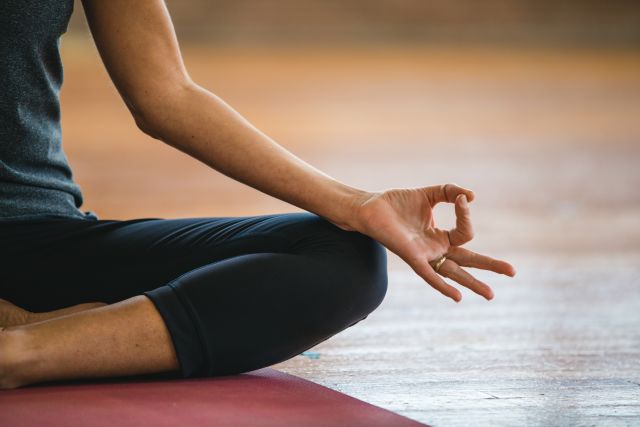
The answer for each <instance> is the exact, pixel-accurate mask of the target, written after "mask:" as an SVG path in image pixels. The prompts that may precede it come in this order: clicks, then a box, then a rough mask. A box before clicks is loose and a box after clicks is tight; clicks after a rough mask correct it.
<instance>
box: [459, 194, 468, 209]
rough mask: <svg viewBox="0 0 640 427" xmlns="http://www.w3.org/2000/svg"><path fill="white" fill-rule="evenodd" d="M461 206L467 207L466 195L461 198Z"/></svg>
mask: <svg viewBox="0 0 640 427" xmlns="http://www.w3.org/2000/svg"><path fill="white" fill-rule="evenodd" d="M460 199H461V200H460V205H462V207H463V208H466V207H467V196H466V195H464V194H463V195H462V197H461V198H460Z"/></svg>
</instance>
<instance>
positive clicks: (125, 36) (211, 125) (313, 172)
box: [83, 0, 367, 230]
mask: <svg viewBox="0 0 640 427" xmlns="http://www.w3.org/2000/svg"><path fill="white" fill-rule="evenodd" d="M83 4H84V7H85V10H86V15H87V19H88V22H89V26H90V28H91V32H92V34H93V37H94V39H95V43H96V45H97V47H98V50H99V52H100V55H101V57H102V60H103V62H104V64H105V66H106V68H107V70H108V72H109V74H110V76H111V78H112V80H113V82H114V84H115V85H116V87H117V89H118V91H119V92H120V94H121V96H122V98H123V99H124V101H125V103H126V104H127V106H128V107H129V109H130V111H131V113H132V114H133V116H134V118H135V121H136V123H137V124H138V126H139V127H140V129H141V130H143V131H144V132H145V133H147V134H148V135H150V136H152V137H154V138H157V139H160V140H162V141H164V142H165V143H167V144H169V145H171V146H172V147H174V148H176V149H178V150H180V151H182V152H184V153H187V154H189V155H190V156H192V157H194V158H196V159H198V160H200V161H202V162H203V163H205V164H207V165H208V166H210V167H212V168H214V169H216V170H217V171H219V172H221V173H223V174H225V175H227V176H229V177H231V178H233V179H235V180H237V181H240V182H242V183H245V184H247V185H249V186H251V187H253V188H256V189H258V190H260V191H262V192H264V193H267V194H269V195H271V196H274V197H276V198H278V199H281V200H284V201H286V202H289V203H291V204H293V205H295V206H298V207H300V208H302V209H305V210H308V211H311V212H314V213H317V214H318V215H321V216H323V217H324V218H326V219H327V220H329V221H331V222H333V223H334V224H336V225H338V226H339V227H341V228H344V229H349V230H354V229H355V228H356V225H355V224H353V222H354V221H355V220H356V218H357V216H356V215H355V212H354V209H355V208H356V207H357V206H358V205H359V204H360V203H361V202H362V201H363V199H365V198H366V196H367V192H366V191H363V190H359V189H356V188H354V187H350V186H348V185H345V184H343V183H341V182H339V181H337V180H335V179H333V178H332V177H330V176H328V175H326V174H325V173H323V172H321V171H319V170H318V169H316V168H314V167H313V166H311V165H309V164H308V163H306V162H304V161H303V160H301V159H300V158H298V157H296V156H295V155H293V154H292V153H291V152H289V151H287V150H286V149H285V148H283V147H282V146H280V145H278V144H277V143H276V142H274V141H273V140H272V139H271V138H269V137H268V136H267V135H265V134H264V133H262V132H260V131H259V130H258V129H256V128H255V127H254V126H253V125H251V123H249V122H248V121H247V120H246V119H244V118H243V117H242V116H241V115H240V114H238V113H237V112H236V111H234V110H233V109H232V108H231V107H230V106H229V105H227V104H226V103H225V102H224V101H223V100H221V99H220V98H219V97H217V96H216V95H214V94H213V93H211V92H209V91H207V90H206V89H203V88H202V87H200V86H198V85H197V84H196V83H194V82H193V81H191V79H190V77H189V75H188V73H187V71H186V69H185V67H184V64H183V61H182V57H181V54H180V50H179V47H178V43H177V41H176V36H175V32H174V30H173V26H172V23H171V20H170V17H169V14H168V12H167V9H166V7H165V5H164V2H163V1H162V0H144V1H130V0H109V1H104V0H84V1H83Z"/></svg>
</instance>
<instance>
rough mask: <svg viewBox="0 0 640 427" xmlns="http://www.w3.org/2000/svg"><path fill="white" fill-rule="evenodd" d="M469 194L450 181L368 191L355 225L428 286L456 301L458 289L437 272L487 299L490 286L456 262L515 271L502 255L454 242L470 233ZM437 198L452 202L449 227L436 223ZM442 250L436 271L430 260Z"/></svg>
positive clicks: (468, 237)
mask: <svg viewBox="0 0 640 427" xmlns="http://www.w3.org/2000/svg"><path fill="white" fill-rule="evenodd" d="M473 199H474V195H473V192H472V191H471V190H467V189H465V188H461V187H458V186H457V185H454V184H445V185H438V186H431V187H421V188H403V189H390V190H386V191H383V192H374V193H370V194H369V195H368V196H367V197H366V198H364V199H363V201H362V202H360V204H359V207H358V209H357V212H358V213H357V216H358V218H357V221H356V224H357V226H356V228H355V229H356V230H357V231H359V232H361V233H363V234H366V235H368V236H370V237H372V238H373V239H375V240H377V241H378V242H380V243H382V244H383V245H384V246H386V247H387V248H388V249H389V250H391V251H392V252H394V253H395V254H397V255H398V256H399V257H400V258H402V259H403V260H404V261H405V262H406V263H407V264H409V265H410V266H411V268H412V269H413V270H414V271H415V272H416V273H417V274H418V275H419V276H420V277H422V278H423V279H424V280H425V281H426V282H427V283H429V284H430V285H431V286H432V287H433V288H435V289H436V290H438V291H440V292H441V293H442V294H444V295H446V296H448V297H450V298H452V299H453V300H454V301H456V302H459V301H460V300H461V299H462V294H461V293H460V291H459V290H458V289H456V288H454V287H453V286H451V285H449V284H447V283H446V282H445V281H444V280H443V279H442V278H441V277H440V276H439V275H438V274H441V275H443V276H444V277H447V278H450V279H452V280H454V281H456V282H458V283H459V284H461V285H462V286H465V287H467V288H469V289H471V290H472V291H473V292H475V293H477V294H479V295H481V296H483V297H485V298H486V299H487V300H490V299H492V298H493V291H492V290H491V288H490V287H489V286H488V285H486V284H485V283H483V282H481V281H480V280H478V279H476V278H475V277H473V276H472V275H471V274H469V273H468V272H467V271H465V270H464V269H462V268H461V267H460V266H465V267H473V268H481V269H483V270H490V271H493V272H496V273H500V274H505V275H507V276H511V277H513V276H514V275H515V273H516V272H515V269H514V268H513V266H512V265H511V264H509V263H507V262H506V261H501V260H496V259H493V258H490V257H488V256H485V255H481V254H478V253H475V252H472V251H470V250H468V249H464V248H462V247H460V246H461V245H463V244H465V243H467V242H468V241H470V240H471V239H472V238H473V228H472V226H471V220H470V216H469V207H468V204H467V202H468V201H469V202H470V201H472V200H473ZM440 202H448V203H455V213H456V226H455V227H454V228H453V229H452V230H441V229H439V228H437V227H436V224H435V221H434V218H433V207H434V206H435V205H436V204H438V203H440ZM443 255H444V256H446V258H447V259H446V260H445V261H444V263H442V265H441V266H440V268H439V270H438V273H436V271H435V270H434V268H433V267H432V266H431V265H430V263H431V262H433V261H436V260H438V259H439V258H440V257H441V256H443Z"/></svg>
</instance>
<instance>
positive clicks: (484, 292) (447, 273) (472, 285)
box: [438, 259, 493, 300]
mask: <svg viewBox="0 0 640 427" xmlns="http://www.w3.org/2000/svg"><path fill="white" fill-rule="evenodd" d="M438 273H439V274H441V275H443V276H444V277H448V278H449V279H451V280H455V281H456V282H458V283H459V284H461V285H462V286H464V287H466V288H469V289H471V290H472V291H473V292H475V293H476V294H478V295H481V296H483V297H485V298H486V299H487V300H490V299H492V298H493V291H492V290H491V288H490V287H489V286H488V285H487V284H485V283H483V282H481V281H480V280H478V279H476V278H475V277H473V276H472V275H471V274H469V273H467V272H466V271H465V270H463V269H462V268H460V266H459V265H458V264H456V263H455V261H452V260H451V259H446V260H445V261H444V262H443V263H442V265H441V266H440V268H439V269H438Z"/></svg>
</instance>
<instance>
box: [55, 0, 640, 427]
mask: <svg viewBox="0 0 640 427" xmlns="http://www.w3.org/2000/svg"><path fill="white" fill-rule="evenodd" d="M167 4H168V7H169V10H170V12H171V14H172V16H173V19H174V23H175V27H176V32H177V34H178V38H179V40H180V43H181V46H182V48H183V55H184V58H185V62H186V64H187V67H188V69H189V72H190V74H191V75H192V77H193V79H194V80H195V81H196V82H198V83H199V84H200V85H202V86H204V87H206V88H208V89H209V90H211V91H213V92H214V93H216V94H217V95H219V96H221V97H222V98H223V99H225V100H226V101H227V102H228V103H229V104H231V105H232V106H233V107H234V108H235V109H237V110H238V111H239V112H240V113H241V114H243V115H244V116H245V117H247V118H248V119H249V120H250V121H251V122H252V123H254V124H255V125H256V126H257V127H258V128H260V129H262V130H263V131H264V132H266V133H267V134H268V135H270V136H271V137H273V138H274V139H275V140H276V141H278V142H279V143H280V144H281V145H283V146H285V147H286V148H288V149H289V150H290V151H292V152H293V153H294V154H296V155H298V156H299V157H301V158H303V159H304V160H306V161H307V162H309V163H311V164H312V165H314V166H316V167H318V168H319V169H321V170H323V171H324V172H326V173H328V174H329V175H331V176H333V177H335V178H337V179H339V180H342V181H344V182H346V183H348V184H350V185H353V186H356V187H360V188H364V189H369V190H381V189H384V188H392V187H417V186H426V185H433V184H439V183H444V182H455V183H458V184H460V185H464V186H467V187H470V188H472V189H473V190H474V191H475V192H476V195H477V200H476V201H475V202H474V203H473V204H472V215H473V218H474V224H475V227H476V239H475V240H474V241H473V242H471V243H470V244H469V245H468V246H469V247H470V248H471V249H474V250H477V251H481V252H486V253H488V254H490V255H493V256H496V257H501V258H505V259H508V260H509V261H511V262H512V263H513V264H514V265H515V266H516V268H517V269H518V275H517V276H516V278H515V279H504V278H501V277H495V275H492V274H485V273H483V272H479V273H478V277H479V278H481V279H482V280H485V281H486V282H487V283H489V284H491V285H492V286H493V288H494V291H495V294H496V298H495V300H493V301H491V302H490V303H487V302H486V301H481V299H480V298H479V297H477V296H476V295H474V294H472V293H471V292H468V291H467V290H466V289H465V290H463V294H464V296H463V302H462V303H461V304H460V305H459V306H452V304H451V303H450V302H449V301H446V300H444V298H441V297H440V296H439V295H438V294H437V293H436V292H434V291H432V290H431V289H429V288H428V287H426V285H425V283H424V282H422V281H421V279H420V278H419V277H418V276H416V275H415V274H414V273H413V272H412V271H411V270H410V268H409V267H408V266H406V265H405V264H404V263H402V261H401V260H399V259H397V257H395V256H394V255H393V254H391V253H389V277H390V289H389V293H388V296H387V299H386V300H385V302H384V303H383V305H382V306H381V308H380V309H379V310H378V311H376V312H375V313H373V314H372V315H371V316H370V317H369V318H368V319H367V320H366V321H365V322H362V324H359V325H358V326H357V327H354V328H350V329H348V330H347V331H345V332H343V333H341V334H339V335H338V336H336V337H334V338H333V339H331V340H329V341H328V342H326V343H323V344H321V345H320V346H318V348H316V349H314V351H313V352H311V353H308V354H307V355H306V356H305V355H302V356H299V357H297V358H294V359H292V360H291V361H289V362H285V363H284V364H283V365H282V366H281V369H285V370H288V371H289V372H292V373H296V374H298V375H302V376H305V377H306V378H309V379H312V380H314V381H317V382H320V383H323V384H325V385H328V386H331V387H333V388H337V389H340V390H342V391H345V392H347V393H349V394H351V395H354V396H356V397H359V398H361V399H364V400H366V401H369V402H371V403H375V404H378V405H382V406H384V407H386V408H389V409H392V410H395V411H397V412H400V413H403V414H405V415H408V416H410V417H412V418H415V419H418V420H421V421H424V422H430V423H436V424H437V423H445V424H447V425H469V424H470V423H471V422H473V423H474V424H476V425H478V424H479V425H483V423H484V422H490V423H491V425H526V424H533V425H540V424H545V422H546V423H551V424H557V423H558V419H563V418H565V417H566V419H567V420H568V421H570V422H567V423H561V424H565V425H573V424H575V425H584V424H588V423H597V424H599V425H609V424H607V423H611V424H612V425H617V424H619V423H622V425H625V424H624V423H626V422H630V420H633V419H636V420H637V419H638V418H636V417H640V403H639V402H640V392H639V389H640V388H639V387H638V384H640V374H639V372H640V362H639V361H640V350H639V349H640V335H639V332H638V331H639V330H640V328H639V326H640V324H639V323H640V315H639V314H638V313H640V269H639V267H638V266H639V265H640V263H639V261H640V256H639V255H640V191H639V190H638V189H639V188H640V166H639V161H640V2H638V1H632V0H629V1H623V0H613V1H607V2H603V1H595V0H582V1H579V0H565V1H551V0H513V1H507V0H487V1H482V2H478V1H473V0H458V1H446V0H430V1H428V0H401V1H391V0H375V1H374V0H342V1H336V0H253V1H249V0H233V1H232V0H215V1H212V0H206V1H205V0H171V1H167ZM123 13H126V12H124V11H123ZM62 49H63V60H64V62H65V86H64V89H63V94H62V102H63V133H64V138H65V142H64V144H65V150H66V152H67V154H68V157H69V161H70V163H71V166H72V167H73V170H74V178H75V179H76V180H77V182H78V183H79V184H80V186H81V188H82V190H83V192H84V196H85V204H84V205H83V210H92V211H94V212H96V213H97V214H98V216H99V217H100V218H101V219H128V218H136V217H165V218H177V217H194V216H237V215H254V214H262V213H273V212H286V211H297V210H299V209H298V208H296V207H294V206H291V205H289V204H287V203H285V202H282V201H280V200H277V199H274V198H272V197H270V196H267V195H265V194H262V193H259V192H258V191H256V190H254V189H252V188H249V187H247V186H245V185H243V184H240V183H238V182H236V181H233V180H231V179H229V178H227V177H225V176H223V175H221V174H219V173H217V172H215V171H213V170H211V169H210V168H208V167H207V166H205V165H203V164H201V163H199V162H198V161H196V160H195V159H192V158H190V157H188V156H187V155H185V154H182V153H180V152H178V151H177V150H175V149H173V148H171V147H169V146H167V145H164V144H163V143H162V142H160V141H156V140H153V139H151V138H149V137H147V136H145V135H143V134H142V133H141V132H139V131H138V129H137V128H136V126H135V124H134V122H133V120H132V119H131V117H130V115H129V114H128V112H127V110H126V108H125V107H124V105H123V103H122V102H121V101H120V99H119V97H118V95H117V93H116V91H115V89H114V87H113V85H112V84H111V82H110V81H109V79H108V76H107V75H106V73H105V71H104V69H103V68H102V65H101V63H100V59H99V56H98V55H97V53H96V51H95V47H94V46H93V44H92V41H91V38H90V34H89V32H88V29H87V26H86V23H85V22H84V16H83V13H82V8H81V4H80V3H79V2H77V4H76V10H75V13H74V17H73V20H72V23H71V25H70V28H69V32H68V33H67V34H66V35H65V36H64V37H63V42H62ZM437 215H438V216H437V218H438V219H439V220H440V224H442V225H443V226H450V225H451V224H452V215H451V212H450V209H448V208H446V207H439V208H438V210H437ZM558 417H560V418H558Z"/></svg>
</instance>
